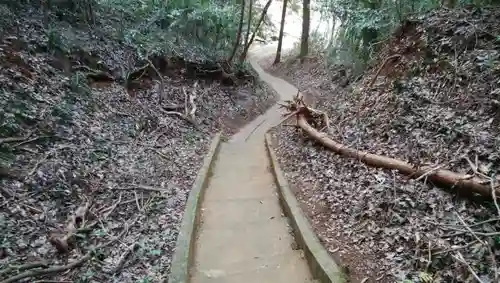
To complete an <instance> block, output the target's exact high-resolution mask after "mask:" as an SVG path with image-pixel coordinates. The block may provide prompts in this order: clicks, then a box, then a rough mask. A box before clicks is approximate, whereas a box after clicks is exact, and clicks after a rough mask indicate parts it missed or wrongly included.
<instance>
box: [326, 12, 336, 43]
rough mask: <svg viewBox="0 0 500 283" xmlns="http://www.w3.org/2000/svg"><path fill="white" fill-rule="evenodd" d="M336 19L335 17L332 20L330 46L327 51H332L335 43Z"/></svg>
mask: <svg viewBox="0 0 500 283" xmlns="http://www.w3.org/2000/svg"><path fill="white" fill-rule="evenodd" d="M336 22H337V21H336V17H335V16H333V18H332V29H331V30H330V38H329V39H328V45H327V47H326V49H330V48H332V46H333V42H334V40H335V23H336Z"/></svg>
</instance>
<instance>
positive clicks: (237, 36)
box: [227, 0, 245, 64]
mask: <svg viewBox="0 0 500 283" xmlns="http://www.w3.org/2000/svg"><path fill="white" fill-rule="evenodd" d="M244 18H245V0H242V1H241V11H240V24H239V26H238V33H237V34H236V42H235V43H234V47H233V51H232V52H231V55H230V56H229V58H228V59H227V62H228V63H229V64H232V62H233V58H234V56H235V55H236V51H238V47H239V46H240V43H241V33H242V31H243V21H244Z"/></svg>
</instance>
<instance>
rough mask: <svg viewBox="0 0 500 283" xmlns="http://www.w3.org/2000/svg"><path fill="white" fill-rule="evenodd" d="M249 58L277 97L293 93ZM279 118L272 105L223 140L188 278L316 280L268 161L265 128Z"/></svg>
mask: <svg viewBox="0 0 500 283" xmlns="http://www.w3.org/2000/svg"><path fill="white" fill-rule="evenodd" d="M260 50H262V49H260ZM259 53H260V54H259V55H260V56H263V52H262V53H261V52H259ZM250 62H251V64H252V65H253V67H254V68H255V70H256V71H257V72H258V73H259V75H260V77H261V79H262V80H264V81H265V82H266V83H268V84H269V85H270V86H271V87H273V88H274V89H275V90H276V91H277V92H278V94H279V95H280V99H290V98H291V97H292V96H293V95H295V94H296V93H297V89H296V88H295V87H293V86H292V85H290V84H288V83H287V82H285V81H283V80H281V79H279V78H275V77H273V76H271V75H269V74H267V73H265V72H264V71H263V70H262V68H261V67H260V66H259V65H258V64H257V61H256V59H255V58H254V59H252V58H251V59H250ZM281 119H282V117H281V115H280V111H279V110H278V107H277V105H275V106H274V107H272V108H270V109H269V110H268V111H267V112H266V113H265V114H264V115H262V116H260V117H258V118H257V119H255V120H254V121H252V122H251V123H249V124H248V125H247V126H245V127H244V128H243V129H241V131H240V132H239V133H238V134H236V135H234V136H233V138H232V139H231V140H230V141H229V142H227V143H224V144H222V146H221V150H220V153H219V155H218V159H217V160H216V163H215V167H214V169H213V175H212V177H211V178H210V181H209V184H208V188H207V189H206V190H205V197H204V199H203V203H202V209H201V224H200V227H199V229H198V234H197V240H196V244H195V255H194V257H195V260H194V265H193V266H192V267H191V272H190V273H191V282H192V283H209V282H217V283H281V282H283V283H285V282H286V283H307V282H315V281H314V280H313V279H312V278H311V275H310V272H309V268H308V266H307V263H306V261H305V259H304V258H303V256H302V252H301V251H300V250H296V249H294V247H295V246H296V245H295V244H294V243H293V241H294V240H293V236H292V235H291V234H290V231H289V227H288V224H287V220H286V218H285V217H284V216H282V214H281V211H280V206H279V203H278V197H277V194H276V187H275V184H274V179H273V176H272V174H271V172H270V170H269V166H268V164H269V161H268V157H267V155H266V151H265V144H264V134H265V132H266V131H267V130H268V129H269V128H271V127H272V126H274V125H276V124H277V123H278V122H279V121H280V120H281Z"/></svg>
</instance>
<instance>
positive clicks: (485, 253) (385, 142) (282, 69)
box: [261, 8, 500, 282]
mask: <svg viewBox="0 0 500 283" xmlns="http://www.w3.org/2000/svg"><path fill="white" fill-rule="evenodd" d="M499 27H500V11H498V9H497V10H494V9H474V8H470V9H469V8H468V9H459V10H452V11H450V10H438V11H434V12H432V13H430V14H428V15H426V16H423V17H421V18H418V19H412V20H410V21H407V22H406V23H405V24H404V25H403V26H402V27H401V28H400V29H399V30H397V31H396V32H395V34H394V36H393V37H391V38H389V39H388V40H386V41H385V42H383V43H382V44H383V46H382V47H381V50H380V52H379V53H378V54H377V55H376V57H375V58H374V59H373V61H372V64H371V65H370V66H368V68H367V69H366V71H365V72H364V73H363V75H362V76H361V77H359V78H354V76H353V75H351V73H352V70H350V69H349V68H346V67H345V66H341V65H331V66H327V65H325V63H323V62H325V59H324V58H323V57H321V56H317V57H315V58H309V59H308V60H306V62H305V63H303V64H300V63H299V62H298V60H297V59H295V58H288V59H287V60H285V62H283V63H281V64H278V65H276V66H271V64H270V63H271V62H272V59H274V58H269V59H267V60H262V62H261V65H265V66H267V69H268V71H269V72H270V73H272V74H274V75H277V76H280V77H282V78H284V79H286V80H288V81H289V82H290V83H292V84H294V85H295V86H296V87H297V88H298V89H299V90H300V91H301V92H302V93H304V94H305V95H306V97H307V98H308V99H309V100H311V101H313V107H314V108H316V109H319V110H322V111H326V113H327V114H328V115H329V118H330V123H331V127H330V129H329V133H328V134H329V135H330V136H331V137H332V138H333V139H334V140H336V141H338V142H341V143H343V144H344V145H347V146H350V147H352V148H356V149H360V150H365V151H368V152H371V153H375V154H381V155H385V156H389V157H394V158H398V159H401V160H404V161H406V162H409V163H411V164H413V165H415V166H417V167H418V166H431V167H439V168H445V169H450V170H452V171H455V172H459V173H463V174H471V175H473V174H481V175H483V176H489V177H491V180H494V181H493V182H492V183H495V184H496V183H497V181H496V180H497V178H496V176H497V174H498V170H499V168H500V155H499V154H500V136H499V130H498V129H499V128H498V125H499V122H500V120H499V117H500V116H499V113H500V112H499V111H500V110H499V109H498V107H499V106H500V103H499V101H500V79H499V78H500V37H499V36H500V29H499ZM273 138H274V142H275V148H276V150H277V151H278V157H279V161H280V162H281V164H282V166H283V169H284V171H285V172H286V176H287V177H288V179H289V181H290V183H291V184H292V187H293V189H294V191H295V193H296V195H297V197H298V199H299V200H300V202H301V204H302V207H303V209H304V210H305V211H306V212H307V214H308V216H309V218H310V219H311V222H312V225H313V227H314V229H315V231H316V232H317V234H318V236H319V237H320V239H321V241H322V242H323V244H324V245H325V247H326V248H327V249H328V250H329V251H330V253H331V254H332V256H333V257H334V258H336V259H337V260H338V261H339V262H340V263H341V264H342V266H343V267H344V268H345V270H346V272H347V273H348V275H349V277H350V280H351V282H395V281H398V282H402V281H403V280H409V281H405V282H475V281H476V280H477V279H478V278H479V280H481V281H482V282H498V278H499V277H498V276H500V274H499V271H498V269H497V268H498V267H499V266H500V265H498V264H497V262H499V261H500V209H499V208H498V206H496V204H495V203H493V202H491V201H488V200H484V199H481V198H478V197H477V196H464V195H461V196H458V195H457V194H456V192H455V191H454V190H443V189H442V188H438V187H435V186H434V185H433V184H432V183H430V182H428V181H427V180H426V178H421V179H420V180H414V179H409V178H407V177H404V176H402V175H399V174H398V173H397V172H395V171H390V170H382V169H374V168H370V167H367V166H366V165H364V164H363V163H361V162H358V161H357V160H352V159H346V158H340V157H339V156H338V155H336V154H334V153H332V152H329V151H326V150H325V149H324V148H323V147H321V146H319V145H317V144H315V143H314V142H312V140H311V139H309V138H307V137H306V136H304V135H303V134H301V133H300V132H298V131H296V130H295V129H294V128H293V127H280V128H278V129H277V130H276V131H275V132H274V133H273ZM492 186H496V185H492ZM473 273H474V274H473ZM474 276H477V278H476V279H474Z"/></svg>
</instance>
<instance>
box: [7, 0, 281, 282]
mask: <svg viewBox="0 0 500 283" xmlns="http://www.w3.org/2000/svg"><path fill="white" fill-rule="evenodd" d="M35 2H36V1H35ZM14 4H16V5H17V3H14ZM14 4H13V5H12V6H16V5H14ZM12 6H9V5H6V4H0V13H1V16H2V17H1V19H0V229H1V230H2V232H1V233H0V234H1V236H0V281H2V282H34V281H35V280H53V281H50V282H56V281H57V282H163V281H164V280H166V279H167V278H168V273H169V268H170V261H171V257H172V253H173V249H174V247H175V241H176V238H177V233H178V229H179V224H180V221H181V219H182V213H183V210H184V206H185V202H186V200H187V196H188V194H189V191H190V187H191V185H192V183H193V181H194V179H195V177H196V174H197V172H198V168H199V167H200V166H201V164H202V161H203V157H204V155H205V151H206V149H207V147H208V146H209V144H210V141H211V138H212V136H213V135H214V133H216V132H219V131H223V133H224V135H226V136H227V135H230V134H232V133H234V132H236V131H237V130H238V128H239V127H240V126H242V125H244V124H245V123H246V122H248V121H250V120H251V119H252V118H253V117H255V116H256V115H258V114H259V113H261V112H263V111H264V110H265V109H267V107H268V106H270V105H272V104H273V103H274V101H275V97H274V93H272V92H270V91H268V89H267V87H265V86H264V85H262V84H261V83H260V82H259V81H258V80H254V79H252V76H251V75H250V74H248V73H246V74H244V75H245V76H243V77H242V78H238V80H237V81H236V82H233V83H227V82H224V81H223V80H220V79H219V78H218V77H217V76H207V75H206V73H205V74H204V73H203V72H199V73H196V72H197V70H199V69H203V68H207V63H206V60H205V59H204V58H201V59H199V58H197V57H196V56H197V55H199V54H198V53H196V52H191V51H192V50H188V49H186V48H185V47H184V46H181V45H177V46H175V48H176V50H173V51H172V50H169V51H171V53H175V54H177V55H172V54H164V55H165V56H164V57H161V56H159V55H158V52H157V53H155V55H153V53H151V55H150V56H149V57H148V55H147V54H146V56H142V57H141V56H140V55H141V50H138V47H137V46H135V45H132V44H130V40H129V39H128V38H123V37H120V34H119V32H120V27H123V25H124V24H125V23H126V21H127V18H126V17H124V16H123V15H122V14H120V11H117V12H116V13H114V12H113V11H111V12H109V11H108V12H106V10H105V9H103V10H99V11H97V12H96V13H104V14H99V17H98V18H97V19H96V22H95V23H93V24H92V25H89V24H88V23H87V22H84V21H81V20H77V21H69V20H68V21H66V20H61V19H60V18H61V17H62V16H61V15H63V16H66V14H64V13H67V12H68V11H65V10H62V12H61V11H57V12H52V11H49V14H48V18H47V14H44V12H43V11H42V9H41V8H40V7H35V6H34V7H31V6H29V5H21V6H20V7H17V6H16V7H12ZM141 35H144V34H141ZM160 43H161V44H163V45H162V46H161V47H162V48H163V47H165V45H168V42H164V41H160ZM140 47H148V48H149V46H142V45H141V46H140ZM191 47H192V46H191ZM158 48H159V47H158V46H156V49H154V51H155V52H156V51H157V50H158ZM160 50H161V49H160ZM195 51H196V50H195ZM181 52H185V53H181ZM143 55H144V54H143ZM160 55H161V54H160ZM188 55H190V56H191V57H189V56H188ZM202 55H204V54H202ZM196 60H198V61H196ZM215 73H216V72H215ZM117 236H118V237H119V238H118V241H116V238H115V237H117ZM113 239H114V240H115V241H114V242H110V241H111V240H113ZM103 244H109V245H108V246H106V247H101V248H99V247H100V245H103ZM79 261H81V264H76V263H77V262H79ZM40 262H41V264H40ZM31 263H39V264H38V265H36V264H35V265H33V264H32V265H29V266H23V265H24V264H31ZM68 264H74V266H71V265H69V266H68ZM51 267H61V268H59V269H57V270H56V271H57V272H50V271H51V269H50V268H51ZM32 272H33V273H32ZM19 276H20V277H19ZM23 276H24V277H23ZM7 278H10V279H7ZM16 278H17V279H19V280H20V281H19V280H17V279H16ZM21 278H26V279H22V280H21ZM3 280H7V281H3ZM9 280H10V281H9ZM54 280H55V281H54ZM37 282H41V281H37ZM46 282H48V281H46Z"/></svg>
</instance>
